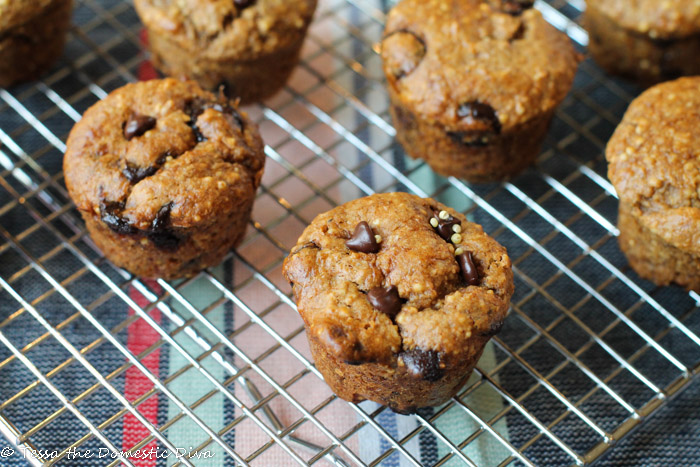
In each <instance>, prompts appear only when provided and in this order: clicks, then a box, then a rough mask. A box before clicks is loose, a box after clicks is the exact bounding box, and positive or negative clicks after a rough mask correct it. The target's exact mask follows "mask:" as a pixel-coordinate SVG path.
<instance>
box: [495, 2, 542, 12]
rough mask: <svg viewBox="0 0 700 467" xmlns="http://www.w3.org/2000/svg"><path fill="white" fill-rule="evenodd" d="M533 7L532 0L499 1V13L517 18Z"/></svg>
mask: <svg viewBox="0 0 700 467" xmlns="http://www.w3.org/2000/svg"><path fill="white" fill-rule="evenodd" d="M534 5H535V2H534V0H501V11H503V13H508V14H509V15H513V16H519V15H521V14H523V11H525V10H527V9H529V8H532V7H533V6H534Z"/></svg>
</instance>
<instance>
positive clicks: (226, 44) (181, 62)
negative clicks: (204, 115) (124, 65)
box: [134, 0, 316, 103]
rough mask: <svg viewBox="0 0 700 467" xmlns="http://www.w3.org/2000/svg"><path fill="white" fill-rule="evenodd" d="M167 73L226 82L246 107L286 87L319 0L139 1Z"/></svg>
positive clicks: (207, 84)
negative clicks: (247, 104)
mask: <svg viewBox="0 0 700 467" xmlns="http://www.w3.org/2000/svg"><path fill="white" fill-rule="evenodd" d="M134 5H135V6H136V11H137V12H138V14H139V16H140V17H141V20H142V21H143V23H144V24H145V25H146V27H147V28H148V32H149V41H150V49H151V55H152V60H153V62H154V64H155V65H156V67H158V68H159V69H160V70H161V71H163V72H164V73H166V74H168V75H170V76H175V77H181V78H189V79H194V80H196V81H197V82H199V84H201V85H202V86H203V87H204V88H206V89H218V87H219V86H221V85H222V84H223V85H225V86H226V92H227V94H228V95H229V96H230V97H240V98H241V100H242V102H243V103H249V102H254V101H258V100H261V99H264V98H266V97H269V96H271V95H273V94H275V93H276V92H277V91H279V90H280V88H282V86H283V85H284V83H286V82H287V78H289V75H290V74H291V72H292V70H293V69H294V67H295V66H296V65H297V62H298V61H299V51H300V49H301V46H302V44H303V42H304V38H305V37H306V30H307V29H308V26H309V23H310V22H311V18H312V16H313V14H314V10H315V9H316V0H179V1H173V0H135V1H134Z"/></svg>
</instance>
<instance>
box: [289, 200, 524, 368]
mask: <svg viewBox="0 0 700 467" xmlns="http://www.w3.org/2000/svg"><path fill="white" fill-rule="evenodd" d="M442 210H445V211H447V212H448V213H449V214H451V215H452V216H454V217H455V218H456V223H458V224H459V225H460V226H461V234H460V235H461V240H460V243H459V244H460V245H461V246H462V248H463V249H464V250H467V251H470V252H472V255H473V261H474V264H475V266H476V267H477V269H478V273H479V284H478V285H467V284H466V283H465V282H464V279H463V278H462V277H461V270H460V266H459V264H458V262H457V260H456V259H455V253H454V251H455V245H454V244H453V243H451V242H450V241H446V240H444V239H443V238H442V237H441V236H440V235H438V233H437V232H436V230H435V229H434V228H433V227H432V226H431V224H430V220H431V218H433V217H435V215H436V213H437V212H439V211H442ZM362 221H366V222H367V223H368V224H369V225H370V226H371V228H372V230H373V233H374V234H375V235H379V236H381V243H380V249H379V251H378V252H377V253H362V252H358V251H352V250H351V249H349V248H348V247H347V245H346V241H347V240H348V238H350V236H351V235H352V234H353V231H354V229H355V227H356V225H357V224H358V223H360V222H362ZM284 271H285V276H286V278H287V279H288V280H289V281H290V282H292V283H293V291H294V294H295V298H296V300H297V303H298V304H299V307H300V314H301V315H302V317H303V319H304V321H305V322H306V324H307V328H308V329H309V332H310V333H311V335H310V337H309V338H310V340H318V341H320V342H323V345H324V346H325V348H326V349H327V350H328V351H329V352H331V353H332V354H333V355H335V356H336V357H338V358H341V359H343V360H345V361H348V362H358V363H359V362H380V363H384V364H389V365H390V366H394V365H396V362H397V360H396V359H397V354H399V353H400V352H402V351H403V352H410V351H413V350H415V349H420V350H421V351H424V352H430V351H434V352H439V353H440V354H441V361H443V362H449V361H450V359H451V358H452V359H454V358H457V357H458V356H459V355H460V354H464V353H465V352H466V351H467V349H466V348H465V346H467V345H468V344H467V342H470V341H469V338H470V337H471V335H472V334H473V333H474V334H476V333H479V334H483V335H488V336H490V335H492V334H493V333H494V326H496V327H498V328H500V324H501V323H502V321H503V319H504V318H505V316H506V313H507V310H508V303H509V300H510V296H511V294H512V293H513V280H512V272H511V266H510V260H509V258H508V256H507V254H506V251H505V248H503V247H502V246H501V245H499V244H498V243H497V242H496V241H495V240H493V239H492V238H490V237H489V236H488V235H486V234H485V233H484V232H483V230H482V228H481V226H479V225H476V224H473V223H470V222H468V221H466V219H465V218H464V216H463V215H461V214H459V213H457V212H456V211H454V210H452V209H449V208H447V207H445V206H444V205H442V204H440V203H437V202H435V201H433V200H430V199H422V198H419V197H417V196H414V195H409V194H406V193H389V194H377V195H373V196H370V197H367V198H362V199H359V200H355V201H352V202H349V203H347V204H345V205H343V206H339V207H337V208H335V209H333V210H331V211H329V212H327V213H324V214H321V215H319V216H318V217H317V218H316V219H315V220H314V221H313V222H312V223H311V225H310V226H309V227H308V228H307V229H306V230H305V231H304V233H303V234H302V236H301V237H300V238H299V242H298V244H297V246H296V247H295V248H293V249H292V252H291V254H290V256H289V257H288V258H287V260H286V261H285V266H284ZM390 286H396V287H397V288H398V295H399V297H400V299H401V302H402V304H401V308H400V311H399V312H398V314H397V315H396V316H395V317H394V318H393V319H392V317H390V316H389V315H387V314H385V313H382V312H380V311H378V310H377V309H375V307H374V306H373V305H372V304H371V303H370V301H369V300H368V295H367V292H368V291H370V290H372V289H373V288H375V287H390ZM404 355H405V354H404ZM406 358H408V357H406ZM406 358H404V360H405V359H406Z"/></svg>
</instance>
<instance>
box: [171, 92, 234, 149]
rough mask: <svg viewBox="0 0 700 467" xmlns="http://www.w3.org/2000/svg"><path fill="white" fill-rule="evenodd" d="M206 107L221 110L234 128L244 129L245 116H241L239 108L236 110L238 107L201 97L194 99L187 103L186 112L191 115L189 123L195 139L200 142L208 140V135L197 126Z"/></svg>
mask: <svg viewBox="0 0 700 467" xmlns="http://www.w3.org/2000/svg"><path fill="white" fill-rule="evenodd" d="M206 109H214V110H216V111H217V112H221V113H222V114H223V115H224V118H225V119H226V121H227V122H228V124H229V125H231V127H232V128H238V129H240V130H241V131H243V124H244V122H243V117H241V114H239V113H238V110H236V108H235V107H233V106H232V105H231V104H229V103H228V102H225V103H220V102H208V101H205V100H204V99H201V98H196V99H192V100H190V101H189V102H187V103H186V104H185V109H184V112H185V113H186V114H187V115H189V117H190V121H189V122H188V125H189V127H190V128H192V132H193V133H194V138H195V141H197V142H198V143H202V142H204V141H206V140H207V138H206V136H204V135H203V134H202V132H201V131H200V129H199V127H198V126H197V119H198V118H199V116H200V115H202V113H204V111H205V110H206Z"/></svg>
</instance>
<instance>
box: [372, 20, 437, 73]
mask: <svg viewBox="0 0 700 467" xmlns="http://www.w3.org/2000/svg"><path fill="white" fill-rule="evenodd" d="M382 51H383V55H384V65H385V67H386V69H387V70H388V72H389V73H390V74H391V75H393V76H394V78H396V79H397V80H398V79H401V78H403V77H404V76H406V75H408V74H410V73H411V72H413V70H415V69H416V68H417V67H418V65H420V62H421V61H422V60H423V57H425V54H426V51H427V48H426V46H425V41H423V39H421V38H420V37H418V35H416V34H415V33H413V32H411V31H408V30H406V29H401V30H398V31H394V32H392V33H390V34H388V35H387V36H386V37H384V39H383V40H382Z"/></svg>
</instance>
